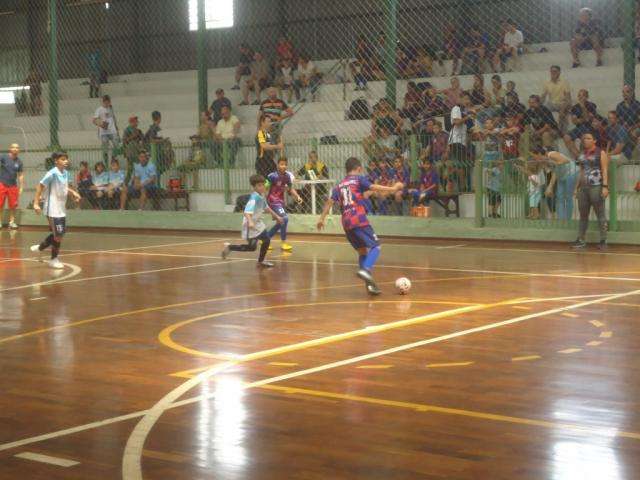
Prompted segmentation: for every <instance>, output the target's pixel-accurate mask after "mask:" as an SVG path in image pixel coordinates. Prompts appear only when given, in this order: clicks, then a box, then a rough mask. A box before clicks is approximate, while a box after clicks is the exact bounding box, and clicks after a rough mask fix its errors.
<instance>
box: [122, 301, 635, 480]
mask: <svg viewBox="0 0 640 480" xmlns="http://www.w3.org/2000/svg"><path fill="white" fill-rule="evenodd" d="M638 294H640V290H633V291H630V292H625V293H618V294H615V295H609V296H607V297H601V298H597V299H595V300H588V301H586V302H581V303H576V304H574V305H567V306H565V307H557V308H553V309H550V310H546V311H543V312H538V313H531V314H528V315H523V316H520V317H516V318H512V319H510V320H504V321H501V322H495V323H491V324H488V325H483V326H481V327H474V328H469V329H466V330H461V331H458V332H455V333H450V334H447V335H442V336H440V337H435V338H430V339H427V340H421V341H418V342H413V343H409V344H406V345H400V346H399V347H394V348H389V349H386V350H382V351H378V352H373V353H369V354H366V355H360V356H357V357H353V358H349V359H346V360H341V361H338V362H332V363H329V364H326V365H320V366H318V367H314V368H308V369H305V370H300V371H298V372H291V373H288V374H285V375H280V376H277V377H272V378H268V379H265V380H261V381H258V382H253V383H251V384H249V386H247V387H245V388H248V387H258V386H262V385H267V384H270V383H275V382H280V381H283V380H288V379H291V378H295V377H300V376H303V375H309V374H311V373H316V372H321V371H324V370H329V369H333V368H337V367H341V366H344V365H349V364H352V363H356V362H361V361H363V360H369V359H372V358H377V357H380V356H383V355H388V354H391V353H396V352H401V351H404V350H409V349H413V348H416V347H421V346H424V345H430V344H433V343H437V342H442V341H445V340H451V339H453V338H459V337H462V336H465V335H470V334H473V333H479V332H484V331H487V330H491V329H494V328H499V327H504V326H507V325H513V324H516V323H520V322H524V321H525V320H530V319H532V318H538V317H543V316H546V315H553V314H556V313H561V312H565V311H568V310H575V309H578V308H582V307H586V306H589V305H594V304H597V303H602V302H606V301H611V300H617V299H619V298H624V297H628V296H632V295H638ZM257 355H258V353H253V354H248V355H244V356H243V357H240V358H239V359H236V360H232V361H228V362H223V363H220V364H218V365H215V366H213V367H211V368H210V369H208V370H205V371H204V372H202V373H200V374H199V375H197V376H195V377H194V378H191V379H189V380H187V381H186V382H184V383H183V384H182V385H179V386H178V387H176V388H174V389H173V390H172V391H170V392H169V393H167V394H166V395H165V396H164V397H163V398H161V399H160V400H159V401H158V402H156V404H155V405H154V406H153V407H151V408H150V409H149V410H147V413H145V415H144V417H142V419H141V420H140V421H139V422H138V423H137V424H136V426H135V428H134V429H133V431H132V432H131V435H130V436H129V439H128V440H127V444H126V446H125V450H124V454H123V458H122V479H123V480H142V450H143V448H144V444H145V442H146V440H147V437H148V435H149V433H150V432H151V429H152V428H153V426H154V425H155V424H156V422H157V421H158V420H159V419H160V417H161V416H162V414H163V413H164V411H165V410H167V409H168V408H170V406H171V405H172V404H173V403H174V402H175V401H176V400H178V399H179V398H180V397H181V396H183V395H184V394H185V393H187V392H188V391H189V390H191V389H193V388H194V387H196V386H198V385H199V384H201V383H202V382H203V381H205V380H208V379H209V378H211V377H212V376H214V375H216V374H218V373H220V372H222V371H224V370H227V369H229V368H231V367H233V366H235V365H237V364H239V363H242V361H243V360H242V359H243V358H253V357H255V356H257Z"/></svg>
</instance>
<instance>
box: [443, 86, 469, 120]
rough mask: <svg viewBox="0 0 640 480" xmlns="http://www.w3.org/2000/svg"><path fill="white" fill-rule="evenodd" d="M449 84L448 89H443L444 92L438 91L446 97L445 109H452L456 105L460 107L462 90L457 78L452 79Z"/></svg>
mask: <svg viewBox="0 0 640 480" xmlns="http://www.w3.org/2000/svg"><path fill="white" fill-rule="evenodd" d="M449 82H450V85H451V86H450V87H449V88H445V89H444V90H440V92H439V93H444V94H445V95H446V97H447V107H449V108H453V107H455V106H456V105H460V102H461V99H462V94H463V93H464V90H463V89H462V87H461V86H460V79H459V78H458V77H452V78H451V80H449ZM446 124H447V123H446V122H445V125H446Z"/></svg>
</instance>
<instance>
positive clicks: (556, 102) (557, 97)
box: [540, 65, 571, 133]
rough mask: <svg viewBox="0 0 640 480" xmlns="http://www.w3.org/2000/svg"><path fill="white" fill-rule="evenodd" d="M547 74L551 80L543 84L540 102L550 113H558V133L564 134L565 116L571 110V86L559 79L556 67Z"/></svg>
mask: <svg viewBox="0 0 640 480" xmlns="http://www.w3.org/2000/svg"><path fill="white" fill-rule="evenodd" d="M549 74H550V76H551V78H550V79H549V80H548V81H546V82H545V83H544V86H543V89H542V95H541V100H540V101H541V103H542V104H543V105H546V106H547V107H548V108H549V110H551V111H552V112H558V115H559V117H558V124H559V127H560V132H561V133H564V131H565V129H566V127H567V115H568V114H569V109H570V108H571V86H570V85H569V82H567V81H566V80H562V79H560V67H559V66H558V65H553V66H551V68H550V69H549ZM547 100H548V102H547Z"/></svg>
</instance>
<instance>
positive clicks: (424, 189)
mask: <svg viewBox="0 0 640 480" xmlns="http://www.w3.org/2000/svg"><path fill="white" fill-rule="evenodd" d="M416 187H417V188H410V189H409V194H410V195H411V197H412V200H413V202H412V203H413V206H414V207H416V206H418V205H420V204H423V205H425V206H429V203H430V202H431V200H433V199H434V198H436V197H437V196H438V188H439V187H440V176H439V175H438V172H437V171H436V168H435V166H434V164H433V163H432V162H430V161H429V160H427V159H423V160H422V167H421V168H420V180H419V183H418V185H417V186H416Z"/></svg>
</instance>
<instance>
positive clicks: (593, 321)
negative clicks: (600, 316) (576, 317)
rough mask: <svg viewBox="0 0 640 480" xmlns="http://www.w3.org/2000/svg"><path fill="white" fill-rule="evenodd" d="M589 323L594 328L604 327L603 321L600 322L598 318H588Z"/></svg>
mask: <svg viewBox="0 0 640 480" xmlns="http://www.w3.org/2000/svg"><path fill="white" fill-rule="evenodd" d="M589 323H590V324H591V325H593V326H594V327H596V328H600V327H604V323H602V322H601V321H600V320H590V321H589Z"/></svg>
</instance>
